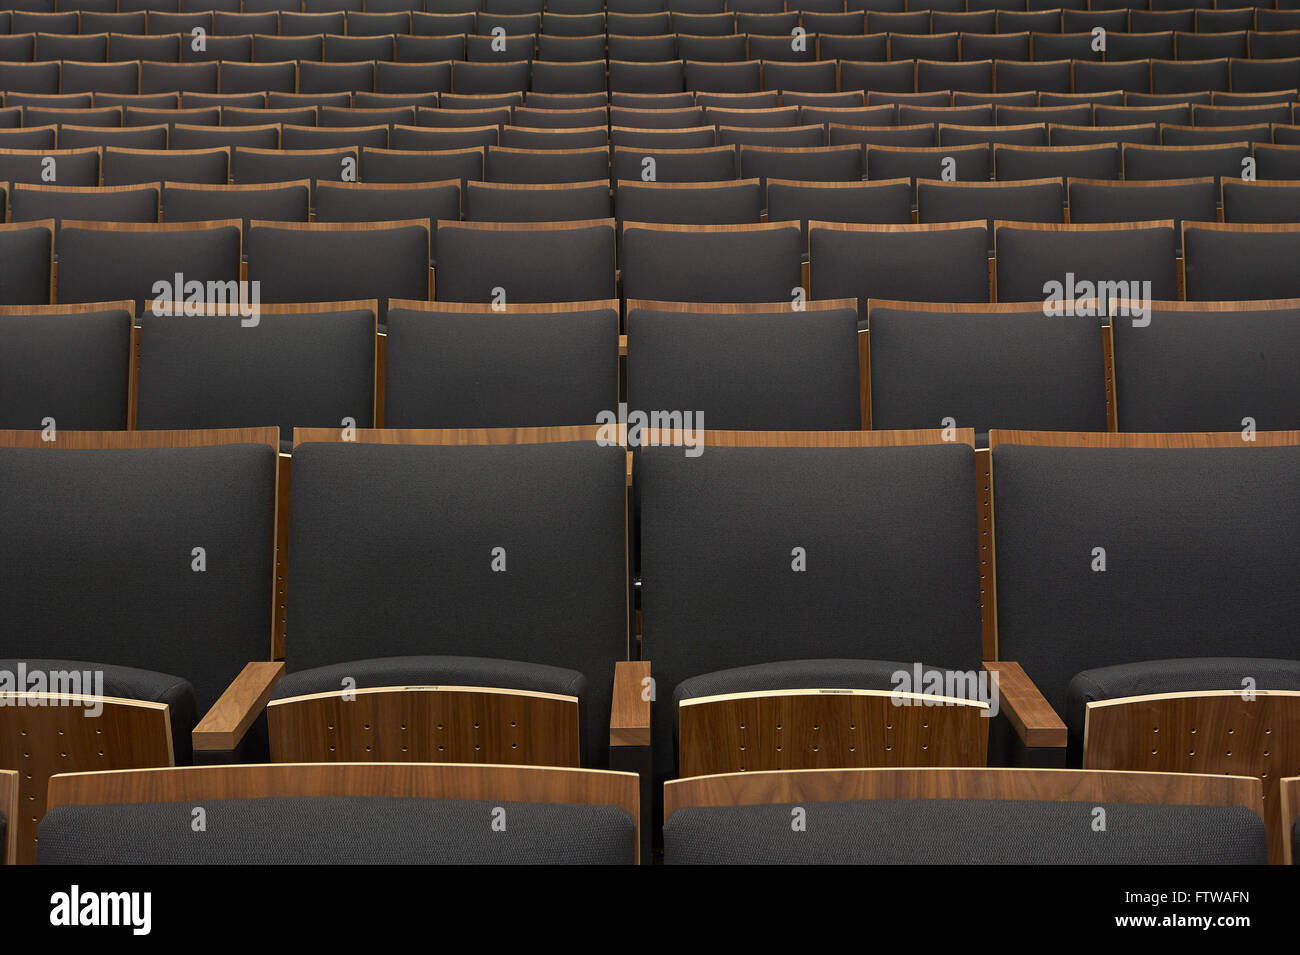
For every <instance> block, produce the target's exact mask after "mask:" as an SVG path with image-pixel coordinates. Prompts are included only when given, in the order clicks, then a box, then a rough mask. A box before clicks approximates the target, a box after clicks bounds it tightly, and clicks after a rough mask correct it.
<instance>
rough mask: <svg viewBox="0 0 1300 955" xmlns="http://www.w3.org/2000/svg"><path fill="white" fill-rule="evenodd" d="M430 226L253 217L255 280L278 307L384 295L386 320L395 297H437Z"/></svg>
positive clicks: (251, 269)
mask: <svg viewBox="0 0 1300 955" xmlns="http://www.w3.org/2000/svg"><path fill="white" fill-rule="evenodd" d="M430 225H431V224H430V222H429V220H428V219H403V220H391V221H385V222H322V223H296V222H272V221H260V220H256V219H254V220H250V222H249V225H248V237H247V248H248V281H250V282H260V283H261V297H262V301H263V302H266V303H271V304H275V303H280V302H307V301H319V302H351V301H358V300H369V299H377V300H378V302H379V322H380V324H383V321H384V315H385V313H386V312H387V310H388V299H389V298H416V299H427V298H428V297H429V287H430V278H429V255H430V248H431V246H430V239H431V232H432V229H431V228H430Z"/></svg>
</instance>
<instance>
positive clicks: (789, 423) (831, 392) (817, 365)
mask: <svg viewBox="0 0 1300 955" xmlns="http://www.w3.org/2000/svg"><path fill="white" fill-rule="evenodd" d="M627 335H628V358H627V362H628V372H627V374H628V406H629V408H632V409H637V410H640V411H645V412H650V411H666V410H682V411H686V410H690V411H694V412H696V413H702V414H703V415H704V421H705V422H706V425H705V426H706V427H709V428H715V429H721V430H736V431H749V430H755V431H785V430H790V431H797V430H805V429H807V430H815V431H834V430H839V429H844V430H849V431H856V430H858V429H859V428H860V427H861V426H862V414H861V410H860V408H859V404H858V352H857V337H858V336H857V311H856V309H838V310H835V311H806V310H805V311H803V312H793V311H790V310H789V309H787V310H786V311H783V312H772V313H767V314H757V315H751V314H742V315H736V314H710V313H707V312H696V313H690V312H686V313H682V312H657V311H651V310H647V309H639V308H638V309H629V310H628V315H627Z"/></svg>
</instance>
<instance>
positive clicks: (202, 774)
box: [36, 763, 640, 866]
mask: <svg viewBox="0 0 1300 955" xmlns="http://www.w3.org/2000/svg"><path fill="white" fill-rule="evenodd" d="M50 807H51V808H50V810H49V811H48V812H47V813H46V815H45V817H44V819H42V820H41V826H40V834H41V843H40V851H39V853H38V854H37V860H36V861H38V862H39V863H40V864H42V865H78V866H85V865H412V864H416V865H458V864H460V865H486V864H497V865H542V864H549V865H602V866H603V865H632V864H635V863H636V862H637V861H638V859H639V850H640V845H639V838H638V821H639V815H640V801H639V792H638V785H637V778H636V776H635V775H634V774H632V773H618V772H608V771H602V770H590V769H589V770H579V771H574V770H568V771H558V770H553V769H547V768H543V767H532V766H469V765H459V766H456V765H439V764H436V763H433V764H430V763H424V764H418V765H417V764H405V765H394V764H388V765H382V766H376V765H373V764H365V763H334V764H328V765H313V766H307V765H301V764H294V763H278V764H272V765H263V766H212V767H208V766H204V767H187V768H177V769H167V770H160V771H156V772H141V771H130V770H127V771H119V772H112V773H96V774H89V773H72V774H68V775H64V776H60V777H59V778H58V779H57V780H56V781H54V782H53V783H52V787H51V803H50ZM196 812H202V814H203V818H204V820H205V821H206V824H207V826H209V827H210V828H205V829H204V830H202V831H201V832H200V833H199V834H197V835H196V834H195V832H194V831H193V829H192V827H191V821H192V817H193V816H194V814H195V813H196Z"/></svg>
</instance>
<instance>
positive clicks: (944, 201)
mask: <svg viewBox="0 0 1300 955" xmlns="http://www.w3.org/2000/svg"><path fill="white" fill-rule="evenodd" d="M916 216H917V219H916V221H917V222H971V221H973V220H975V219H983V220H985V223H986V224H987V225H988V228H989V239H990V240H992V238H993V221H994V220H995V219H1010V220H1014V221H1016V222H1064V221H1065V185H1064V184H1063V183H1062V182H1061V180H1059V179H1056V180H1053V181H1052V182H1030V183H1010V184H1007V183H980V182H976V183H956V182H942V181H934V180H920V181H918V182H917V184H916ZM992 252H993V249H992V247H991V242H990V248H989V253H990V254H992Z"/></svg>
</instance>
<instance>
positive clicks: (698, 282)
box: [622, 224, 803, 302]
mask: <svg viewBox="0 0 1300 955" xmlns="http://www.w3.org/2000/svg"><path fill="white" fill-rule="evenodd" d="M799 233H800V230H799V229H798V228H796V227H794V226H790V227H788V228H770V227H766V226H755V227H753V228H752V229H748V230H736V231H731V230H723V229H718V230H713V229H709V228H707V227H706V228H703V229H696V230H691V231H665V230H661V229H645V228H637V227H636V226H635V225H634V224H625V225H624V228H623V232H622V239H623V258H622V265H623V273H622V279H623V295H624V296H625V297H626V298H629V299H634V298H636V299H654V300H657V301H669V302H784V301H790V300H791V297H792V294H793V291H794V289H795V288H797V287H800V286H801V285H802V283H803V280H802V276H801V272H800V266H799V263H800V260H801V259H802V252H803V246H802V240H801V239H800V235H799Z"/></svg>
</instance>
